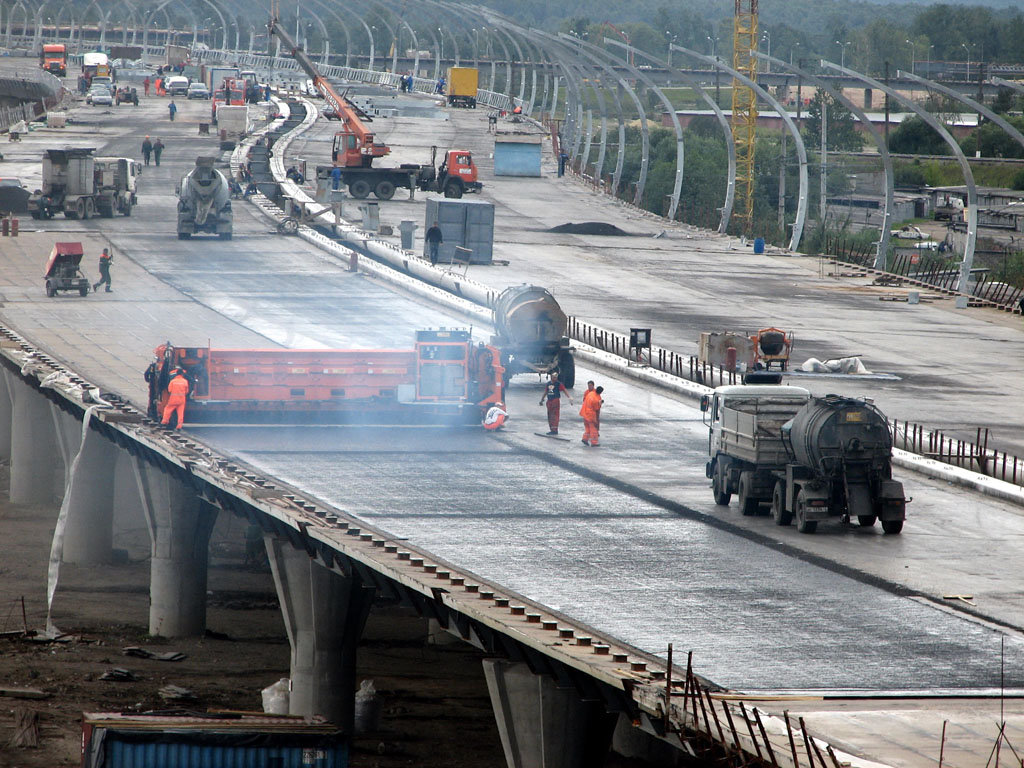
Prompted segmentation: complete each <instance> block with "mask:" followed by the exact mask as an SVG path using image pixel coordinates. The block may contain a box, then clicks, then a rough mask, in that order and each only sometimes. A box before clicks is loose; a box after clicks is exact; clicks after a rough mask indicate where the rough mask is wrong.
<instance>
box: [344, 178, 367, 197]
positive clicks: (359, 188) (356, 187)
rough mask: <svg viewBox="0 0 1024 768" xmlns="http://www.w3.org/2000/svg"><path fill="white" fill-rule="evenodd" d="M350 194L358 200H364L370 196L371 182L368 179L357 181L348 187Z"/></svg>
mask: <svg viewBox="0 0 1024 768" xmlns="http://www.w3.org/2000/svg"><path fill="white" fill-rule="evenodd" d="M348 191H349V194H351V195H352V197H354V198H356V199H357V200H363V199H364V198H366V197H367V196H368V195H369V194H370V182H368V181H367V180H366V179H356V180H355V181H353V182H352V183H351V184H349V185H348Z"/></svg>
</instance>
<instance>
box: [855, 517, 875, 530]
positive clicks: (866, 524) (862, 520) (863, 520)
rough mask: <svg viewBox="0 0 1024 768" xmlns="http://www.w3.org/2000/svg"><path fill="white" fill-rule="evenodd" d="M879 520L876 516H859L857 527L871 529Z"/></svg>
mask: <svg viewBox="0 0 1024 768" xmlns="http://www.w3.org/2000/svg"><path fill="white" fill-rule="evenodd" d="M877 519H878V518H876V517H875V516H874V515H857V525H859V526H860V527H861V528H871V527H872V526H873V525H874V524H875V520H877Z"/></svg>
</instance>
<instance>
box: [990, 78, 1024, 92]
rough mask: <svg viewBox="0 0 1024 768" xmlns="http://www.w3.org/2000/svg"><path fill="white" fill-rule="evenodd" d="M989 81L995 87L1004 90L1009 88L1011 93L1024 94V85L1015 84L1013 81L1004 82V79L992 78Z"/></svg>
mask: <svg viewBox="0 0 1024 768" xmlns="http://www.w3.org/2000/svg"><path fill="white" fill-rule="evenodd" d="M988 81H989V82H990V83H992V84H993V85H999V86H1002V87H1003V88H1009V89H1010V90H1011V91H1016V92H1017V93H1024V84H1022V83H1015V82H1013V81H1011V80H1003V78H1001V77H990V78H989V79H988Z"/></svg>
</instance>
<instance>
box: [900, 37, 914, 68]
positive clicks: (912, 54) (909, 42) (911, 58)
mask: <svg viewBox="0 0 1024 768" xmlns="http://www.w3.org/2000/svg"><path fill="white" fill-rule="evenodd" d="M903 42H905V43H907V44H908V45H909V46H910V74H912V75H916V74H917V72H916V71H915V70H914V52H915V51H916V50H917V46H916V45H914V43H913V42H912V41H910V40H904V41H903Z"/></svg>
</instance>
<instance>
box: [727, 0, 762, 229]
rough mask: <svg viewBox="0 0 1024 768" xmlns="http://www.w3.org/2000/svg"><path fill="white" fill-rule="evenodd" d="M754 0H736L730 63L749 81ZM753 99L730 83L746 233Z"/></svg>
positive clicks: (750, 211)
mask: <svg viewBox="0 0 1024 768" xmlns="http://www.w3.org/2000/svg"><path fill="white" fill-rule="evenodd" d="M757 37H758V36H757V0H736V10H735V13H734V15H733V40H732V43H733V44H732V66H733V69H735V70H737V71H738V72H740V73H741V74H743V75H746V76H747V77H749V78H750V79H751V80H756V79H757V58H756V57H755V56H754V54H753V52H754V51H757ZM756 129H757V99H756V97H755V96H754V91H753V89H751V88H750V87H749V86H746V85H743V84H742V83H740V82H739V81H737V80H734V81H733V84H732V137H733V142H734V143H735V145H736V203H737V206H736V207H737V208H738V209H739V212H738V215H737V218H739V219H741V220H742V223H743V234H745V235H749V234H750V233H751V228H752V225H753V220H754V141H755V139H756V133H757V131H756Z"/></svg>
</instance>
